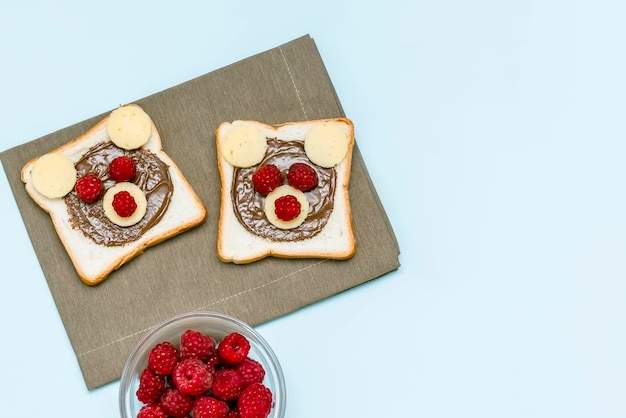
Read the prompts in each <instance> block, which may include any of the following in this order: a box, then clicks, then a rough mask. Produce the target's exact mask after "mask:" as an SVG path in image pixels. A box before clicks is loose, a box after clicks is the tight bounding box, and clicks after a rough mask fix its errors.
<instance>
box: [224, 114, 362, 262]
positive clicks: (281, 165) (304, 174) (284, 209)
mask: <svg viewBox="0 0 626 418" xmlns="http://www.w3.org/2000/svg"><path fill="white" fill-rule="evenodd" d="M216 146H217V159H218V168H219V173H220V178H221V205H220V217H219V225H218V238H217V253H218V257H219V258H220V259H221V260H222V261H225V262H233V263H237V264H244V263H250V262H254V261H257V260H260V259H262V258H265V257H267V256H274V257H281V258H328V259H349V258H351V257H352V256H354V254H355V252H356V241H355V237H354V231H353V226H352V212H351V209H350V199H349V194H348V184H349V180H350V166H351V162H352V149H353V146H354V126H353V124H352V122H351V121H350V120H349V119H345V118H336V119H323V120H315V121H306V122H291V123H285V124H281V125H276V126H272V125H267V124H264V123H261V122H258V121H244V120H238V121H234V122H224V123H222V124H221V125H220V126H219V127H218V128H217V130H216Z"/></svg>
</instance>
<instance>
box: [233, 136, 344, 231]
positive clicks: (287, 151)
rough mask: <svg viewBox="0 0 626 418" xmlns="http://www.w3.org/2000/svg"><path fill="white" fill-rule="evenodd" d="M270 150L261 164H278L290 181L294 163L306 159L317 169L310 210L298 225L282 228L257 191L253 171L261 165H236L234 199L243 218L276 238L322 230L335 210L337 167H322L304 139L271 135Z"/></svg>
mask: <svg viewBox="0 0 626 418" xmlns="http://www.w3.org/2000/svg"><path fill="white" fill-rule="evenodd" d="M267 144H268V148H267V153H266V154H265V158H264V159H263V161H261V163H259V165H258V166H262V165H266V164H274V165H275V166H276V167H278V169H279V170H280V171H281V173H282V174H283V179H284V182H286V181H287V180H286V178H287V171H288V170H289V167H290V166H291V164H293V163H296V162H302V163H306V164H309V165H310V166H311V167H313V168H314V169H315V171H316V172H317V176H318V186H317V187H316V188H314V189H313V190H311V191H308V192H305V195H306V196H307V199H308V201H309V214H308V216H307V218H306V220H305V221H304V222H303V223H302V224H301V225H300V226H298V227H297V228H293V229H279V228H276V227H275V226H274V225H272V224H271V223H270V222H269V221H268V220H267V218H266V216H265V212H264V209H263V206H264V202H265V196H264V195H262V194H260V193H257V192H256V191H255V190H254V185H253V184H252V174H254V172H255V170H256V169H257V168H258V166H253V167H250V168H235V172H234V177H233V187H232V203H233V207H234V208H235V214H236V215H237V218H238V219H239V222H241V224H242V225H243V226H244V227H245V228H246V229H247V230H248V231H250V232H252V233H253V234H256V235H258V236H260V237H263V238H268V239H271V240H273V241H297V240H303V239H307V238H311V237H314V236H315V235H317V234H319V233H320V232H321V231H322V229H324V226H325V225H326V223H327V222H328V219H329V218H330V214H331V213H332V211H333V207H334V200H333V197H334V195H335V182H336V179H335V170H334V168H322V167H319V166H317V165H315V164H312V163H311V161H310V160H309V159H308V158H307V156H306V153H305V152H304V142H302V141H288V142H286V141H279V140H277V139H273V138H268V139H267Z"/></svg>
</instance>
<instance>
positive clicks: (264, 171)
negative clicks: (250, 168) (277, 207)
mask: <svg viewBox="0 0 626 418" xmlns="http://www.w3.org/2000/svg"><path fill="white" fill-rule="evenodd" d="M282 182H283V176H282V174H281V173H280V170H279V169H278V167H276V166H275V165H274V164H268V165H264V166H261V167H259V168H258V169H257V170H256V171H255V172H254V174H253V175H252V184H253V185H254V188H255V189H256V191H257V192H259V193H261V194H268V193H270V192H271V191H272V190H274V189H275V188H277V187H278V186H280V185H281V183H282Z"/></svg>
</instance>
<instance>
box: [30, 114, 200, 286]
mask: <svg viewBox="0 0 626 418" xmlns="http://www.w3.org/2000/svg"><path fill="white" fill-rule="evenodd" d="M129 106H136V105H129ZM137 107H138V106H137ZM138 108H139V107H138ZM139 109H141V108H139ZM109 117H110V115H108V116H107V117H105V118H104V119H103V120H102V121H100V122H99V123H98V124H96V125H95V126H94V127H92V128H91V129H90V130H89V131H87V132H86V133H85V134H83V135H82V136H80V137H78V138H76V139H74V140H72V141H70V142H69V143H67V144H65V145H63V146H61V147H59V148H57V149H55V150H52V151H51V152H50V153H48V154H45V156H48V155H50V154H61V155H63V156H65V157H67V158H69V160H71V161H72V162H73V163H76V162H77V161H79V160H80V159H81V157H82V156H83V155H84V154H85V153H86V152H87V151H88V150H89V149H91V148H92V147H94V146H96V145H99V144H103V143H106V142H110V141H111V139H110V137H109V135H108V133H107V120H108V119H109ZM149 123H150V124H151V125H152V130H151V133H150V136H149V138H148V140H147V142H146V143H145V144H144V145H143V146H142V147H141V148H143V149H145V150H148V151H150V152H151V153H153V154H154V155H156V156H157V157H158V159H160V160H161V161H162V162H163V163H165V164H166V165H167V166H168V167H169V168H168V171H169V175H170V178H171V183H172V186H173V192H172V194H171V199H170V202H169V206H168V207H167V208H166V210H165V212H164V213H163V215H162V217H161V218H160V220H159V221H158V222H157V223H156V224H154V225H153V226H152V227H150V228H149V229H147V230H146V231H144V232H143V233H142V234H140V237H139V238H138V239H137V240H134V241H131V242H128V243H125V244H122V245H113V246H110V245H109V246H107V245H103V244H97V243H96V242H94V241H93V240H92V239H90V238H89V237H87V236H86V235H85V234H84V233H83V232H82V231H81V230H80V229H78V228H76V227H73V226H72V219H71V217H70V214H69V212H68V205H67V204H66V200H65V198H64V197H60V198H59V197H58V198H49V197H46V196H45V195H43V194H42V193H40V192H39V191H38V190H37V188H36V187H35V186H34V185H33V181H32V172H33V166H34V165H35V164H36V163H37V161H38V160H39V159H40V158H43V157H44V156H40V157H37V158H34V159H33V160H31V161H29V162H28V163H26V165H24V167H23V168H22V171H21V178H22V181H23V182H24V183H25V188H26V191H27V192H28V194H29V195H30V196H31V197H32V199H33V200H34V201H35V202H36V203H37V204H38V205H39V206H41V208H43V209H44V210H45V211H46V212H48V214H49V215H50V217H51V219H52V222H53V224H54V228H55V229H56V232H57V234H58V236H59V238H60V240H61V242H62V243H63V245H64V247H65V249H66V250H67V253H68V254H69V256H70V258H71V260H72V263H73V264H74V267H75V268H76V271H77V273H78V275H79V277H80V279H81V280H82V281H83V282H84V283H86V284H88V285H95V284H98V283H100V282H102V281H103V280H105V279H106V278H107V277H108V276H109V275H110V273H111V272H113V271H114V270H116V269H118V268H119V267H121V266H122V265H123V264H125V263H127V262H128V261H130V260H131V259H133V258H134V257H136V256H138V255H140V254H142V253H143V252H144V250H145V249H146V248H148V247H150V246H153V245H156V244H158V243H160V242H162V241H164V240H166V239H168V238H170V237H173V236H175V235H177V234H180V233H182V232H183V231H186V230H188V229H190V228H192V227H194V226H196V225H199V224H201V223H202V222H203V221H204V220H205V219H206V216H207V211H206V208H205V207H204V205H203V204H202V202H201V201H200V199H199V198H198V196H197V195H196V193H195V191H194V190H193V189H192V187H191V185H190V184H189V183H188V181H187V180H186V179H185V177H184V176H183V174H182V173H181V171H180V169H179V168H178V166H177V165H176V164H175V163H174V161H172V159H171V158H170V157H169V156H168V155H167V154H166V153H165V152H164V151H163V149H162V144H161V137H160V136H159V133H158V131H157V129H156V126H155V125H154V123H153V122H152V121H151V120H150V121H149ZM138 175H139V173H138ZM72 193H74V192H72Z"/></svg>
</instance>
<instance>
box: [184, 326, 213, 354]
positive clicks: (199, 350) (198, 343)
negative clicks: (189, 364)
mask: <svg viewBox="0 0 626 418" xmlns="http://www.w3.org/2000/svg"><path fill="white" fill-rule="evenodd" d="M215 346H216V343H215V339H214V338H213V337H211V336H209V335H206V334H203V333H201V332H198V331H194V330H187V331H185V332H184V333H183V335H181V336H180V356H181V357H182V358H198V359H200V360H202V361H207V360H208V359H209V358H210V357H211V355H212V354H213V353H214V352H215Z"/></svg>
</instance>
